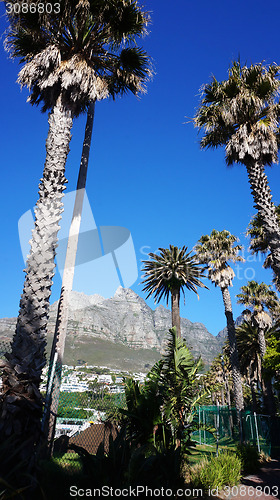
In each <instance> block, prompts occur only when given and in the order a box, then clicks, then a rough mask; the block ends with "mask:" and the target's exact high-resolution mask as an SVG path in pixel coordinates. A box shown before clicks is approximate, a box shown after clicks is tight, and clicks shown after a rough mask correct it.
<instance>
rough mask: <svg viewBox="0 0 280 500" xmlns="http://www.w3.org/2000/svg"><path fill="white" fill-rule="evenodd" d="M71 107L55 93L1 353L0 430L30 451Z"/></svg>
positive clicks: (35, 427)
mask: <svg viewBox="0 0 280 500" xmlns="http://www.w3.org/2000/svg"><path fill="white" fill-rule="evenodd" d="M72 122H73V117H72V112H71V111H70V110H69V109H66V108H65V106H63V104H62V102H61V100H60V99H58V101H57V103H56V105H55V106H54V108H53V111H52V113H51V114H50V117H49V132H48V138H47V141H46V151H47V154H46V161H45V167H44V172H43V178H42V179H41V183H40V185H39V200H38V202H37V204H36V208H35V228H34V229H33V232H32V239H31V242H30V243H31V248H30V253H29V256H28V259H27V265H26V269H25V272H26V276H25V282H24V288H23V293H22V296H21V301H20V310H19V315H18V319H17V325H16V332H15V335H14V337H13V342H12V351H11V353H10V354H6V358H7V361H5V362H4V363H3V365H2V368H3V379H2V380H3V387H2V394H1V398H0V416H1V423H0V433H1V434H2V436H3V435H12V434H13V435H18V436H19V437H20V438H21V439H22V440H27V439H29V440H30V446H29V447H27V446H26V447H25V448H24V449H23V450H22V452H23V453H24V454H25V455H27V456H31V454H32V449H33V447H34V444H35V443H36V442H38V439H39V435H40V419H41V413H42V397H41V394H40V392H39V384H40V381H41V373H42V369H43V367H44V365H45V363H46V358H45V346H46V328H47V321H48V310H49V298H50V294H51V286H52V278H53V275H54V268H55V264H54V258H55V254H56V247H57V233H58V230H59V221H60V219H61V212H62V210H63V203H62V197H63V190H64V189H65V183H66V179H65V176H64V173H65V163H66V159H67V155H68V152H69V142H70V139H71V127H72Z"/></svg>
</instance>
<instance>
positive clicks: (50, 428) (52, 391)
mask: <svg viewBox="0 0 280 500" xmlns="http://www.w3.org/2000/svg"><path fill="white" fill-rule="evenodd" d="M94 109H95V102H91V103H90V104H89V108H88V114H87V123H86V128H85V137H84V143H83V150H82V157H81V163H80V170H79V176H78V181H77V190H76V197H75V203H74V209H73V215H72V221H71V225H70V230H69V237H68V243H67V250H66V258H65V264H64V271H63V278H62V287H61V293H60V299H59V303H58V312H57V320H56V327H55V333H54V338H53V343H52V350H51V356H50V363H49V376H48V384H47V396H46V404H45V410H44V415H43V422H42V428H43V431H44V433H47V434H48V442H49V451H51V446H52V442H53V438H54V433H55V424H56V415H57V410H58V404H59V392H60V385H61V372H62V364H63V355H64V348H65V340H66V333H67V324H68V309H69V300H70V292H71V290H72V286H73V279H74V271H75V262H76V255H77V248H78V239H79V231H80V225H81V218H82V210H83V201H84V194H85V188H86V179H87V168H88V161H89V153H90V145H91V138H92V129H93V120H94Z"/></svg>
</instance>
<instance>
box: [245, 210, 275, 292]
mask: <svg viewBox="0 0 280 500" xmlns="http://www.w3.org/2000/svg"><path fill="white" fill-rule="evenodd" d="M275 210H276V213H277V218H278V224H279V226H280V205H276V207H275ZM247 235H248V236H250V238H251V243H250V250H251V252H252V254H253V255H254V254H258V253H261V254H263V255H265V256H266V258H265V261H264V263H263V267H264V268H265V269H268V268H271V266H272V256H271V252H270V250H269V245H268V240H267V237H266V234H265V231H264V227H263V222H262V218H261V217H260V215H259V213H257V214H256V215H254V217H252V219H251V221H250V224H249V226H248V229H247ZM277 279H278V278H277V276H276V275H275V274H274V279H273V281H274V283H275V285H276V287H277V288H279V285H278V283H277Z"/></svg>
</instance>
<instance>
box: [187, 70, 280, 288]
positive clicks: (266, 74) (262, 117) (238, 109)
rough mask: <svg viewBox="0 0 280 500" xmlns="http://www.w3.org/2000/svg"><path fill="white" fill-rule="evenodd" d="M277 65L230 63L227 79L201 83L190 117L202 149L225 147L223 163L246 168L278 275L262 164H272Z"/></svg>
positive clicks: (278, 253)
mask: <svg viewBox="0 0 280 500" xmlns="http://www.w3.org/2000/svg"><path fill="white" fill-rule="evenodd" d="M279 68H280V67H279V66H277V65H275V64H272V65H269V66H268V67H266V66H265V65H264V64H262V63H259V64H255V65H253V64H252V65H251V66H249V67H247V66H241V64H240V62H236V61H235V62H233V64H232V66H231V67H230V69H229V77H228V79H227V80H224V81H222V82H218V81H217V80H216V78H215V77H214V76H213V77H212V80H211V82H210V83H209V84H207V85H205V86H204V87H203V97H202V101H201V104H200V107H199V109H198V111H197V113H196V116H195V118H194V123H195V125H196V126H197V127H199V129H204V131H205V134H204V137H203V138H202V140H201V143H200V144H201V147H202V148H210V147H212V148H215V147H218V146H225V151H226V162H227V164H228V165H232V164H233V163H241V164H242V165H244V166H245V167H246V169H247V173H248V178H249V183H250V186H251V191H252V194H253V198H254V202H255V207H256V208H257V210H258V213H259V216H260V217H261V219H262V222H263V228H264V232H265V235H266V238H267V242H268V246H269V249H270V251H271V258H272V264H271V266H272V269H273V271H274V273H275V275H276V276H277V277H278V278H279V276H280V228H279V224H278V218H277V214H276V210H275V205H274V203H273V202H272V196H271V192H270V188H269V185H268V180H267V177H266V175H265V172H264V166H265V165H272V164H273V163H277V162H278V146H279V111H280V106H279V102H278V98H277V96H278V92H279V87H280V82H279V78H278V73H279Z"/></svg>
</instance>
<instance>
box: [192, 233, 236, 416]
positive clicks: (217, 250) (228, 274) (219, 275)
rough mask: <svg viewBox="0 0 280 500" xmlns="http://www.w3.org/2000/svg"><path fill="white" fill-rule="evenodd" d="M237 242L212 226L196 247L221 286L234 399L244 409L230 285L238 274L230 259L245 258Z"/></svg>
mask: <svg viewBox="0 0 280 500" xmlns="http://www.w3.org/2000/svg"><path fill="white" fill-rule="evenodd" d="M236 241H237V238H236V236H234V235H232V234H231V233H230V232H229V231H226V230H225V229H224V230H223V231H216V230H215V229H213V231H212V233H211V234H210V236H209V235H208V234H207V235H204V236H202V237H201V238H200V239H199V240H198V243H197V245H196V247H195V250H196V253H197V257H198V259H199V261H200V262H201V263H202V264H206V265H207V269H208V278H209V279H210V280H211V281H212V283H214V285H215V286H218V287H220V289H221V292H222V297H223V302H224V307H225V315H226V320H227V332H228V340H229V345H230V363H231V369H232V380H233V393H234V401H235V404H236V408H237V409H238V410H242V409H243V408H244V401H243V391H242V381H241V374H240V366H239V359H238V350H237V343H236V335H235V325H234V320H233V314H232V305H231V298H230V293H229V286H232V280H233V278H234V276H235V274H234V271H233V269H232V268H231V267H230V265H229V263H228V261H232V262H241V261H243V260H244V259H243V258H242V257H241V256H240V255H238V253H239V252H240V250H241V249H242V247H241V245H235V243H236ZM234 245H235V246H234Z"/></svg>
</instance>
